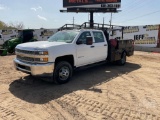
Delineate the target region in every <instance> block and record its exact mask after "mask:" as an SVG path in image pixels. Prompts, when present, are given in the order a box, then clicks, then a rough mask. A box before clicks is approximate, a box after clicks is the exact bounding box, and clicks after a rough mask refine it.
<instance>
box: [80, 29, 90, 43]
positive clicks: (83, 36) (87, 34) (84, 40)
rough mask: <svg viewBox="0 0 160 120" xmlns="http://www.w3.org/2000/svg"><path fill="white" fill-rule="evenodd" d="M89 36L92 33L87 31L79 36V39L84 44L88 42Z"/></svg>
mask: <svg viewBox="0 0 160 120" xmlns="http://www.w3.org/2000/svg"><path fill="white" fill-rule="evenodd" d="M87 36H91V33H90V32H89V31H87V32H83V33H82V34H81V35H80V36H79V38H78V41H82V44H86V38H87Z"/></svg>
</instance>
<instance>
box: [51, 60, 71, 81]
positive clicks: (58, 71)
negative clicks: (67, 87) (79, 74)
mask: <svg viewBox="0 0 160 120" xmlns="http://www.w3.org/2000/svg"><path fill="white" fill-rule="evenodd" d="M71 77H72V66H71V64H70V63H68V62H65V61H62V62H59V63H57V65H56V67H55V70H54V73H53V80H54V82H55V83H57V84H64V83H67V82H68V81H69V80H70V79H71Z"/></svg>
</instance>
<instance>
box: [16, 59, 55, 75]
mask: <svg viewBox="0 0 160 120" xmlns="http://www.w3.org/2000/svg"><path fill="white" fill-rule="evenodd" d="M14 66H15V68H16V69H17V70H19V71H22V72H25V73H30V74H31V75H33V76H46V77H52V75H53V71H54V63H47V64H36V63H35V64H33V63H24V62H21V61H19V60H17V59H14Z"/></svg>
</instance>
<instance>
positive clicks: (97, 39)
mask: <svg viewBox="0 0 160 120" xmlns="http://www.w3.org/2000/svg"><path fill="white" fill-rule="evenodd" d="M93 35H94V39H95V43H100V42H104V36H103V34H102V32H93Z"/></svg>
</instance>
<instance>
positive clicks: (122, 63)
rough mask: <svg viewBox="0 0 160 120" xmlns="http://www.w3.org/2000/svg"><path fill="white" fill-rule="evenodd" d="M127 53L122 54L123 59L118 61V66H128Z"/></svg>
mask: <svg viewBox="0 0 160 120" xmlns="http://www.w3.org/2000/svg"><path fill="white" fill-rule="evenodd" d="M126 56H127V55H126V52H124V53H123V54H122V56H121V59H120V60H118V64H119V65H125V64H126V59H127V58H126Z"/></svg>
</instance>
